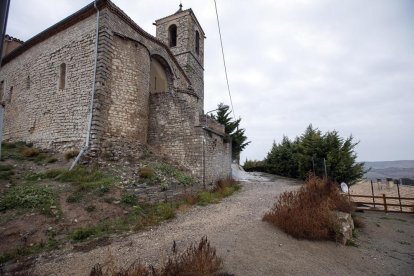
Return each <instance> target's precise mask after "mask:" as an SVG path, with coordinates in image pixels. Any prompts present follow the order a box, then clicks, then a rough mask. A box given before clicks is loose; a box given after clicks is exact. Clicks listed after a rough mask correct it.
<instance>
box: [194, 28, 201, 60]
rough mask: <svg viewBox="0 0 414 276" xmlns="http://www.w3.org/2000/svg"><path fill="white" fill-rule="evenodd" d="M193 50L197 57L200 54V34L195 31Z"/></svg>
mask: <svg viewBox="0 0 414 276" xmlns="http://www.w3.org/2000/svg"><path fill="white" fill-rule="evenodd" d="M195 50H196V53H197V55H199V54H200V33H199V32H198V31H196V37H195Z"/></svg>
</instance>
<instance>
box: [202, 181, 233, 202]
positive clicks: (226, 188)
mask: <svg viewBox="0 0 414 276" xmlns="http://www.w3.org/2000/svg"><path fill="white" fill-rule="evenodd" d="M240 188H241V186H240V184H239V182H237V181H235V180H233V179H224V180H219V181H218V182H217V183H216V186H215V187H214V189H213V191H212V192H209V191H202V192H200V193H198V196H197V203H198V205H201V206H205V205H208V204H211V203H218V202H219V201H220V200H221V199H222V198H223V197H228V196H230V195H232V194H233V193H234V192H236V191H238V190H240Z"/></svg>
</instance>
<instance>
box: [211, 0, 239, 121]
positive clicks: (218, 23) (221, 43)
mask: <svg viewBox="0 0 414 276" xmlns="http://www.w3.org/2000/svg"><path fill="white" fill-rule="evenodd" d="M214 7H215V8H216V16H217V27H218V31H219V35H220V45H221V54H222V56H223V64H224V73H225V75H226V82H227V90H228V92H229V97H230V104H231V110H232V111H233V116H234V119H236V113H235V112H234V106H233V100H232V98H231V92H230V84H229V78H228V76H227V66H226V59H225V58H224V47H223V39H222V36H221V30H220V20H219V16H218V11H217V3H216V0H214Z"/></svg>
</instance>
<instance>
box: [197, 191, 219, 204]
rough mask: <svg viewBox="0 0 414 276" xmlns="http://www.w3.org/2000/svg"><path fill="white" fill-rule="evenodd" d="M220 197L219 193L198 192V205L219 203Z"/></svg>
mask: <svg viewBox="0 0 414 276" xmlns="http://www.w3.org/2000/svg"><path fill="white" fill-rule="evenodd" d="M218 201H219V199H218V198H217V194H215V193H211V192H208V191H203V192H200V193H199V194H198V205H201V206H205V205H208V204H211V203H217V202H218Z"/></svg>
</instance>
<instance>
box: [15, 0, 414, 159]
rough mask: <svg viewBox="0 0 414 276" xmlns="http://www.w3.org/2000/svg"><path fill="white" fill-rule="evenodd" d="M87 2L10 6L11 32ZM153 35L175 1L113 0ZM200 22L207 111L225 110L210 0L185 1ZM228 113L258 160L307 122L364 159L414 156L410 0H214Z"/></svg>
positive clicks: (39, 0) (30, 32)
mask: <svg viewBox="0 0 414 276" xmlns="http://www.w3.org/2000/svg"><path fill="white" fill-rule="evenodd" d="M90 2H91V1H88V0H53V1H51V0H50V1H46V0H11V6H10V13H9V21H8V26H7V33H8V34H9V35H12V36H15V37H17V38H20V39H22V40H27V39H29V38H30V37H32V36H34V35H36V34H37V33H39V32H41V31H43V30H44V29H46V28H47V27H49V26H50V25H52V24H54V23H56V22H58V21H59V20H61V19H63V18H65V17H66V16H68V15H70V14H71V13H73V12H75V11H77V10H79V9H81V8H82V7H83V6H85V5H87V4H88V3H90ZM113 2H114V3H115V4H116V5H117V6H119V7H120V8H121V9H122V10H123V11H124V12H126V13H127V14H128V15H129V16H130V17H131V18H132V19H133V20H134V21H135V22H136V23H137V24H138V25H140V26H141V27H143V28H144V29H145V30H146V31H148V32H149V33H151V34H154V35H155V26H153V25H152V23H153V22H154V21H155V19H158V18H161V17H164V16H167V15H170V14H172V13H174V12H175V11H176V10H177V9H178V4H179V0H134V1H131V0H114V1H113ZM183 5H184V8H192V9H193V10H194V12H195V14H196V16H197V18H198V20H199V22H200V24H201V25H202V27H203V29H204V31H205V33H206V36H207V40H206V43H205V111H209V110H212V109H215V108H216V106H217V104H218V103H220V102H224V103H226V104H229V96H228V92H227V88H226V82H225V75H224V69H223V64H222V57H221V50H220V42H219V36H218V30H217V22H216V15H215V10H214V1H213V0H183ZM217 5H218V11H219V16H220V23H221V28H222V35H223V43H224V51H225V54H226V62H227V67H228V74H229V80H230V88H231V91H232V97H233V103H234V109H235V113H236V116H237V117H239V116H240V117H241V118H242V127H243V128H245V129H246V134H247V136H248V137H249V140H251V141H252V143H251V144H250V145H249V146H248V147H247V148H246V150H245V151H244V152H243V154H242V161H244V160H245V158H249V159H263V158H264V157H265V156H266V154H267V152H268V151H269V150H270V147H271V145H272V143H273V141H274V140H275V141H276V142H279V141H280V140H281V139H282V137H283V135H287V136H288V137H290V138H294V137H295V136H298V135H300V134H301V133H303V131H304V130H305V128H306V127H307V126H308V125H309V124H310V123H312V124H313V126H315V127H318V128H319V129H320V130H322V131H328V130H334V129H335V130H337V131H339V133H340V135H341V136H343V137H347V136H349V135H351V134H352V135H353V136H354V137H355V139H356V140H359V141H360V144H359V145H358V146H357V148H356V151H357V153H358V159H359V160H360V161H363V160H366V161H368V160H369V161H379V160H403V159H414V1H412V0H347V1H343V0H329V1H328V0H257V1H252V0H217Z"/></svg>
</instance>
